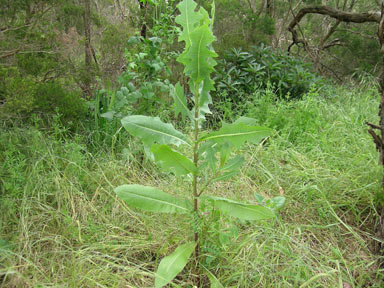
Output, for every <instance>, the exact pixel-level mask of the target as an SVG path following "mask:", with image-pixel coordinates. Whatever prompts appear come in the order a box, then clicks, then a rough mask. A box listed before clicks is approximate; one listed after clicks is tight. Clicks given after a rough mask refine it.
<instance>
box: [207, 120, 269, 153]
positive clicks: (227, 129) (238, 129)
mask: <svg viewBox="0 0 384 288" xmlns="http://www.w3.org/2000/svg"><path fill="white" fill-rule="evenodd" d="M271 132H272V130H271V129H269V128H266V127H259V126H248V125H245V124H244V123H237V124H226V125H223V127H222V128H221V129H220V130H219V131H217V132H213V133H210V134H208V135H206V136H203V137H202V138H200V140H199V141H200V142H201V141H212V142H215V143H225V142H229V143H231V144H232V145H233V146H235V147H236V148H239V147H240V146H241V145H242V144H244V142H246V141H248V142H251V143H254V144H257V143H259V142H260V141H261V140H262V139H263V138H265V137H267V136H269V135H271Z"/></svg>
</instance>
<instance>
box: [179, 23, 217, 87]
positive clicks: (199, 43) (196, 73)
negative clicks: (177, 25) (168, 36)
mask: <svg viewBox="0 0 384 288" xmlns="http://www.w3.org/2000/svg"><path fill="white" fill-rule="evenodd" d="M190 39H191V40H192V45H191V47H189V49H187V50H185V51H184V52H183V53H182V54H181V55H180V56H179V57H178V58H177V60H178V61H179V62H181V63H183V64H184V65H185V69H184V72H185V74H186V75H188V76H189V77H190V78H191V79H192V80H193V81H194V82H195V83H196V84H197V85H198V84H199V83H200V82H201V81H203V80H205V79H206V78H209V77H210V74H211V73H212V72H213V71H214V68H213V67H214V66H215V65H216V61H215V60H213V58H212V57H217V54H216V53H215V52H214V51H212V50H211V49H210V48H209V47H208V45H211V44H212V42H213V41H214V40H215V37H214V36H213V34H212V32H211V30H210V29H209V27H208V25H203V26H200V27H198V28H196V29H195V30H193V31H192V32H191V33H190Z"/></svg>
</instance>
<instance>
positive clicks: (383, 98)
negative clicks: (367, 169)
mask: <svg viewBox="0 0 384 288" xmlns="http://www.w3.org/2000/svg"><path fill="white" fill-rule="evenodd" d="M378 37H379V41H380V44H381V54H382V57H383V61H382V67H381V73H380V78H379V83H380V86H379V87H380V88H379V89H380V105H379V117H380V122H379V123H380V125H379V126H380V127H379V130H380V133H379V135H377V134H376V133H375V132H373V130H372V129H370V130H371V131H370V134H371V135H372V136H373V133H374V134H375V135H376V136H378V137H374V140H375V138H376V139H377V138H379V137H380V138H379V139H380V141H379V142H378V143H376V148H378V150H379V152H380V159H379V163H380V165H382V166H383V168H384V6H383V5H382V6H381V20H380V24H379V29H378ZM382 193H383V195H384V173H383V178H382ZM376 234H377V236H378V238H379V239H380V240H384V205H383V206H382V207H381V211H380V215H379V222H378V225H377V229H376ZM377 252H378V253H379V254H381V255H383V254H384V244H383V243H381V242H379V244H378V246H377ZM381 264H384V263H381Z"/></svg>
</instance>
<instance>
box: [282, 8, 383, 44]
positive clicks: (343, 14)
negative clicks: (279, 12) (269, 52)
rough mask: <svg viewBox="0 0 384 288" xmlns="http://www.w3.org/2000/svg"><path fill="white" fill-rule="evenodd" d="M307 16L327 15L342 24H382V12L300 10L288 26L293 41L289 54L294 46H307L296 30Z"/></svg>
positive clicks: (325, 9)
mask: <svg viewBox="0 0 384 288" xmlns="http://www.w3.org/2000/svg"><path fill="white" fill-rule="evenodd" d="M307 14H320V15H326V16H329V17H331V18H334V19H336V20H339V21H341V22H348V23H367V22H373V23H380V20H381V15H380V12H376V11H375V12H364V13H356V12H347V11H342V10H338V9H334V8H331V7H328V6H309V7H305V8H302V9H300V11H299V12H298V13H297V15H296V16H294V18H293V19H292V21H291V23H290V24H289V26H288V31H289V32H291V34H292V41H293V44H291V45H290V46H289V48H288V52H289V50H290V49H291V47H292V46H293V45H297V44H303V45H306V43H305V40H303V39H300V38H299V36H298V34H297V31H296V29H295V27H296V26H298V25H299V23H300V21H301V20H302V19H303V17H304V16H305V15H307Z"/></svg>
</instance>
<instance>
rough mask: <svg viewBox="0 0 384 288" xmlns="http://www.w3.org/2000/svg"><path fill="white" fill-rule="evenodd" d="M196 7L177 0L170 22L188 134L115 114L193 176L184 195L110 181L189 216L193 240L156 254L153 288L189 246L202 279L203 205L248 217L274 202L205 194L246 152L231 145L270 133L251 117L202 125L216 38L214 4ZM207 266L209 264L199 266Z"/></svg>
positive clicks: (130, 197)
mask: <svg viewBox="0 0 384 288" xmlns="http://www.w3.org/2000/svg"><path fill="white" fill-rule="evenodd" d="M196 7H197V4H196V3H195V2H194V1H193V0H183V1H182V2H181V3H179V4H178V6H177V8H178V9H179V10H180V12H181V14H180V15H179V16H178V17H177V18H176V22H177V23H178V24H179V25H181V26H182V31H181V32H180V35H179V41H182V42H185V49H184V51H183V53H182V54H181V55H180V56H179V57H178V59H177V60H178V61H179V62H180V63H182V64H183V65H184V66H185V68H184V73H185V74H186V76H187V77H189V83H188V84H189V89H190V90H191V92H192V94H193V97H192V99H193V103H194V107H193V109H192V110H189V109H188V106H187V101H186V98H185V95H184V88H183V87H182V86H181V85H180V84H176V86H175V89H174V93H173V97H174V101H175V107H176V114H177V115H178V114H181V117H182V119H183V121H185V120H187V121H190V122H191V124H192V128H193V133H192V135H191V137H187V136H186V135H184V134H183V133H182V132H180V131H178V130H176V129H175V128H174V127H173V126H172V125H171V124H166V123H164V122H162V121H161V120H160V119H159V118H158V117H149V116H142V115H131V116H127V117H125V118H123V119H122V120H121V123H122V125H123V126H124V128H125V129H126V130H127V131H128V132H129V133H130V134H132V135H133V136H135V137H138V138H140V139H141V140H142V142H143V143H144V146H145V147H146V148H147V149H148V150H149V151H150V152H151V153H152V154H153V157H154V160H155V162H157V163H158V164H159V166H160V167H161V168H162V169H163V170H164V171H165V172H171V173H174V174H175V175H176V176H180V177H185V179H186V181H188V179H190V181H191V182H192V183H191V184H192V185H191V191H190V195H189V197H187V198H181V197H174V196H172V195H170V194H167V193H165V192H163V191H160V190H159V189H157V188H154V187H148V186H143V185H138V184H133V185H122V186H119V187H117V188H116V189H115V192H116V194H117V196H118V197H119V198H120V199H122V200H124V201H125V202H126V203H127V204H128V205H129V206H131V207H135V208H139V209H142V210H145V211H150V212H163V213H175V214H185V215H187V216H188V215H189V216H190V219H192V220H191V227H192V229H191V232H192V233H191V234H193V236H192V235H191V238H192V239H191V241H188V242H186V243H183V244H182V245H180V246H179V247H178V248H176V250H175V251H174V252H173V253H172V254H171V255H169V256H167V257H165V258H163V259H162V260H161V262H160V264H159V267H158V270H157V272H156V279H155V287H157V288H158V287H163V286H165V285H167V284H168V283H170V282H171V281H172V280H173V278H174V277H176V275H177V274H178V273H180V272H181V271H182V270H183V268H184V267H185V265H186V264H187V263H188V260H189V258H190V257H191V256H192V254H193V253H194V259H195V261H196V267H197V268H196V275H197V279H196V285H197V286H198V287H201V285H202V284H201V271H202V269H201V268H202V267H201V263H202V262H203V261H202V259H201V258H202V257H201V254H200V247H201V245H202V244H204V239H205V233H206V231H207V230H206V229H203V227H202V226H203V223H204V221H202V220H203V215H202V211H203V209H204V211H207V210H208V209H211V210H212V211H213V212H214V213H220V214H226V215H228V216H232V217H235V218H238V219H243V220H249V221H252V220H263V219H269V218H273V217H275V213H274V212H273V210H272V209H269V208H267V207H264V206H261V205H252V204H247V203H241V202H237V201H234V200H230V199H226V198H222V197H215V196H208V195H204V193H205V192H207V188H208V187H209V185H210V184H211V183H214V182H217V181H221V180H225V179H228V178H230V177H232V176H233V175H235V174H237V173H238V172H239V168H240V167H241V166H242V164H243V163H244V158H243V157H242V156H239V155H236V156H234V157H233V158H231V151H233V149H237V148H240V146H242V144H244V143H245V142H246V141H248V142H250V143H259V142H260V141H261V140H262V139H263V138H265V137H267V136H269V135H270V134H271V129H268V128H265V127H259V126H255V120H254V119H251V118H244V117H243V118H240V119H238V120H237V121H236V122H234V123H232V124H226V123H223V124H222V128H221V129H220V130H218V131H216V132H211V133H208V132H204V131H201V127H202V123H203V122H204V121H205V115H206V114H208V113H210V110H209V106H208V105H209V104H211V103H212V101H211V97H210V91H212V90H213V89H214V82H213V80H212V79H211V77H210V75H211V73H212V72H213V71H214V66H215V65H216V61H215V60H214V58H215V57H217V54H216V53H215V52H214V50H213V48H212V43H213V42H214V40H215V37H214V35H213V33H212V26H213V19H214V12H215V10H214V6H212V13H211V15H212V16H211V17H212V18H210V17H209V14H208V12H207V11H206V10H205V9H203V8H200V9H199V10H197V11H196ZM178 147H179V148H181V147H183V149H182V150H183V151H187V152H189V155H190V156H191V157H188V155H184V154H182V153H181V152H179V151H177V150H176V148H178ZM180 150H181V149H180ZM186 154H187V153H186ZM188 198H189V199H188ZM202 204H204V205H202ZM202 206H204V208H202ZM216 215H217V214H216ZM212 219H213V218H212ZM228 235H231V234H228ZM203 268H205V267H204V266H203ZM205 271H208V270H207V269H206V268H205ZM208 277H209V278H210V279H211V282H212V281H217V279H215V278H214V276H213V274H211V273H209V272H208Z"/></svg>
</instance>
